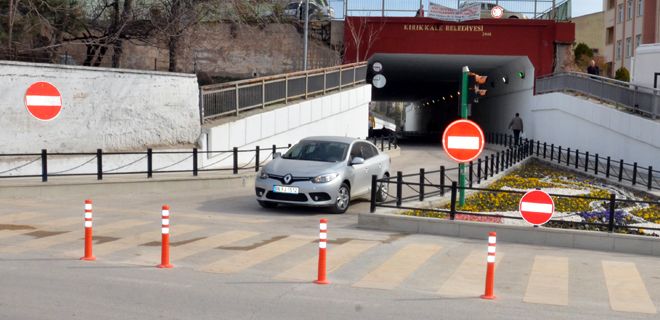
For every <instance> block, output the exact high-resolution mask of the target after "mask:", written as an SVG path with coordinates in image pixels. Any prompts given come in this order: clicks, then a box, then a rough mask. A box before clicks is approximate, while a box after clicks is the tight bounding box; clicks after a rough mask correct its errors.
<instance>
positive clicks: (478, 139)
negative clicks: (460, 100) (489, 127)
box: [442, 119, 485, 162]
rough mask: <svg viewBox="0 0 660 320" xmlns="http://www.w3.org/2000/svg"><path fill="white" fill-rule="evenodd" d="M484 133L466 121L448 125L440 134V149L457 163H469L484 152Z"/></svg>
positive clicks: (457, 121) (474, 124) (476, 125)
mask: <svg viewBox="0 0 660 320" xmlns="http://www.w3.org/2000/svg"><path fill="white" fill-rule="evenodd" d="M484 141H485V139H484V132H483V131H481V128H479V125H478V124H476V123H474V122H472V121H470V120H466V119H460V120H456V121H454V122H452V123H450V124H449V125H448V126H447V128H446V129H445V132H444V133H443V134H442V148H443V149H445V152H446V153H447V155H448V156H449V157H450V158H452V159H454V160H455V161H457V162H470V161H472V160H474V159H476V158H477V157H478V156H479V155H480V154H481V151H483V150H484Z"/></svg>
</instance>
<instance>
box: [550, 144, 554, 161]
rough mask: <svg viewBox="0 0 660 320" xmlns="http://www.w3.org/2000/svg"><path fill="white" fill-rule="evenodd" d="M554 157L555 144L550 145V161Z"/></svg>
mask: <svg viewBox="0 0 660 320" xmlns="http://www.w3.org/2000/svg"><path fill="white" fill-rule="evenodd" d="M554 155H555V144H554V143H553V144H551V145H550V161H554Z"/></svg>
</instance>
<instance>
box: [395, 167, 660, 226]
mask: <svg viewBox="0 0 660 320" xmlns="http://www.w3.org/2000/svg"><path fill="white" fill-rule="evenodd" d="M534 188H541V189H542V190H544V191H546V192H548V193H551V194H562V195H578V196H586V197H594V198H601V199H609V197H610V194H612V193H614V194H616V197H617V199H629V200H643V201H658V198H657V197H652V196H650V195H646V194H642V193H640V192H635V191H630V190H626V189H623V188H619V187H615V186H612V185H607V184H605V183H603V182H601V181H600V180H595V179H592V178H589V177H587V176H584V175H581V174H579V173H576V172H573V171H569V170H566V169H560V168H557V167H553V166H551V165H547V164H545V163H543V162H541V161H538V160H532V161H529V162H528V163H526V164H525V165H522V166H520V167H519V168H517V169H515V170H513V171H511V172H510V173H509V174H507V175H506V176H504V177H501V178H500V179H498V180H497V181H495V182H493V183H491V184H490V185H489V186H488V189H496V190H510V191H521V192H526V191H529V190H531V189H534ZM521 196H522V195H521V194H516V193H503V192H489V191H483V192H476V193H474V194H471V195H469V196H467V197H466V199H465V205H464V206H462V207H457V210H458V211H463V212H474V213H480V214H493V215H495V214H497V215H500V216H508V217H519V216H520V214H519V213H518V204H519V201H520V198H521ZM553 200H554V203H555V215H554V217H553V221H551V222H549V223H548V224H546V225H545V226H546V227H556V228H576V229H588V230H603V231H606V230H607V227H606V226H589V225H580V224H577V223H575V222H578V223H582V222H587V223H603V224H607V223H608V222H609V200H592V199H583V198H566V197H553ZM449 206H450V204H449V203H447V204H445V205H444V206H442V209H449ZM401 214H403V215H410V216H424V217H435V218H442V219H446V218H448V214H445V213H437V212H430V211H424V210H415V211H404V212H402V213H401ZM456 219H457V220H469V221H482V222H493V223H503V224H521V225H522V224H526V222H524V221H522V220H516V219H504V218H500V217H488V216H485V217H484V216H471V215H464V214H457V215H456ZM614 221H615V225H616V226H629V227H637V228H639V229H635V228H632V229H624V228H616V229H615V230H616V231H617V232H621V233H634V234H651V235H656V236H658V235H659V234H660V232H658V231H648V230H644V228H660V206H658V205H655V204H653V205H648V204H641V203H628V202H617V205H616V211H615V216H614Z"/></svg>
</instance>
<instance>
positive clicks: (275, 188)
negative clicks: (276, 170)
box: [273, 186, 298, 194]
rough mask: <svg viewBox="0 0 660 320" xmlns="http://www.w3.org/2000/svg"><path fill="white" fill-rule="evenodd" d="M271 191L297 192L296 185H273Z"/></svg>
mask: <svg viewBox="0 0 660 320" xmlns="http://www.w3.org/2000/svg"><path fill="white" fill-rule="evenodd" d="M273 192H279V193H290V194H298V187H284V186H273Z"/></svg>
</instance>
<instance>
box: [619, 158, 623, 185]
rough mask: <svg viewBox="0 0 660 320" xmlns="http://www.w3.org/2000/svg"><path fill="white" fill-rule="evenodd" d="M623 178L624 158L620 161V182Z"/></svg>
mask: <svg viewBox="0 0 660 320" xmlns="http://www.w3.org/2000/svg"><path fill="white" fill-rule="evenodd" d="M622 180H623V159H621V160H620V161H619V182H621V181H622Z"/></svg>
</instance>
